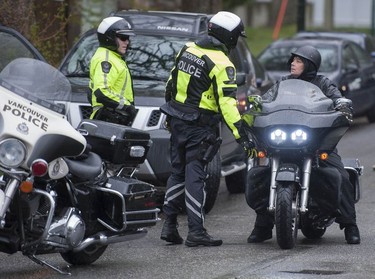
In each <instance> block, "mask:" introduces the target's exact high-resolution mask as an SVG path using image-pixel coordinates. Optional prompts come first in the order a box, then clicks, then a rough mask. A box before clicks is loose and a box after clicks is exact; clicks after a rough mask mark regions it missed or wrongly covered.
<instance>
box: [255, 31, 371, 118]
mask: <svg viewBox="0 0 375 279" xmlns="http://www.w3.org/2000/svg"><path fill="white" fill-rule="evenodd" d="M304 45H311V46H314V47H316V48H317V49H318V50H319V52H320V54H321V56H322V64H321V66H320V69H319V74H323V75H325V76H327V77H328V78H330V79H331V80H332V81H333V82H335V83H336V85H337V86H338V88H339V90H340V91H341V92H342V94H343V95H344V96H345V97H347V98H349V99H351V100H352V101H353V108H354V116H355V117H358V116H366V117H367V119H368V120H369V122H375V64H374V63H373V62H372V60H371V56H370V55H369V54H368V53H367V52H366V51H365V50H364V49H363V48H361V47H360V46H359V45H358V44H356V43H354V42H352V41H348V40H341V39H333V38H305V37H300V38H291V39H283V40H278V41H275V42H273V43H271V44H270V45H269V46H268V47H267V48H265V49H264V50H263V51H262V52H261V53H260V54H259V56H258V60H259V62H260V63H262V64H263V66H264V67H265V69H266V71H267V72H268V73H269V74H270V76H271V77H272V78H273V79H274V80H275V81H276V80H278V79H280V77H281V76H283V75H287V74H289V70H288V66H287V61H288V59H289V58H290V55H291V52H292V51H294V50H295V49H296V48H298V47H300V46H304Z"/></svg>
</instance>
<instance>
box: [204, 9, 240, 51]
mask: <svg viewBox="0 0 375 279" xmlns="http://www.w3.org/2000/svg"><path fill="white" fill-rule="evenodd" d="M208 35H210V36H213V37H215V38H216V39H218V40H219V41H220V42H222V43H223V44H224V45H225V46H226V47H227V48H228V50H230V49H233V48H235V47H236V45H237V41H238V37H239V36H241V37H245V38H246V35H245V28H244V25H243V23H242V20H241V19H240V18H239V17H238V16H237V15H235V14H233V13H230V12H223V11H222V12H218V13H217V14H215V15H214V16H213V17H212V18H211V19H210V20H209V22H208Z"/></svg>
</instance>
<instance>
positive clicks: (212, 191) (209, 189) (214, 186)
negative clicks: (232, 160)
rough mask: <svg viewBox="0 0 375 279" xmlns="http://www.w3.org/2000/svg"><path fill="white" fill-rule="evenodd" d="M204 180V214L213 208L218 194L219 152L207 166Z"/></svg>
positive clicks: (219, 174) (219, 175)
mask: <svg viewBox="0 0 375 279" xmlns="http://www.w3.org/2000/svg"><path fill="white" fill-rule="evenodd" d="M207 175H208V178H207V179H206V187H205V190H206V203H205V204H204V210H205V212H206V213H208V212H210V211H211V210H212V208H213V207H214V204H215V201H216V197H217V193H218V192H219V186H220V177H221V161H220V154H219V152H218V153H216V155H215V157H214V158H213V159H212V161H211V162H210V163H209V164H208V165H207Z"/></svg>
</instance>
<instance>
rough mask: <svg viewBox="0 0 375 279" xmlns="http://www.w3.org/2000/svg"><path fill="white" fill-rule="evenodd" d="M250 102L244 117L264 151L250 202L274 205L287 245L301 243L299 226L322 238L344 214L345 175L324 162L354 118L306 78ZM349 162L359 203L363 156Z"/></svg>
mask: <svg viewBox="0 0 375 279" xmlns="http://www.w3.org/2000/svg"><path fill="white" fill-rule="evenodd" d="M257 97H259V96H257ZM249 101H250V103H251V104H252V109H251V110H250V111H249V112H248V113H247V114H245V115H244V116H243V119H244V120H245V121H246V122H247V123H248V124H249V127H247V128H248V132H249V135H252V137H253V140H254V142H255V144H256V148H257V151H258V152H257V155H258V156H257V157H256V158H255V159H254V162H253V164H254V165H253V167H252V168H250V170H249V171H248V185H247V189H246V193H245V195H246V201H247V203H248V205H249V206H250V207H251V208H253V209H254V210H262V209H264V208H265V207H267V205H268V207H267V209H268V213H270V214H271V215H272V216H273V217H274V222H275V226H276V237H277V242H278V245H279V246H280V248H282V249H291V248H293V247H294V246H295V243H296V239H297V232H298V229H300V230H301V231H302V233H303V234H304V236H305V237H306V238H309V239H316V238H320V237H322V236H323V235H324V233H325V231H326V228H327V227H328V226H329V225H331V224H332V223H333V222H334V220H335V217H336V216H337V214H338V213H339V212H338V205H339V202H340V182H339V181H341V178H340V174H339V172H338V171H337V169H335V168H332V167H322V166H321V165H322V164H323V163H322V162H323V161H324V160H327V158H328V156H329V154H330V152H331V151H333V150H334V149H335V148H336V146H337V144H338V142H339V141H340V139H341V138H342V137H343V136H344V134H345V133H346V131H347V130H348V128H349V126H350V121H351V120H350V119H347V117H346V116H345V115H344V114H343V113H342V112H340V111H336V110H335V109H334V108H333V107H334V106H333V101H332V100H331V99H329V98H327V97H326V96H325V95H324V94H323V93H322V92H321V90H320V89H319V88H318V87H317V86H315V85H313V84H311V83H308V82H305V81H302V80H296V79H291V80H285V81H281V82H280V83H279V86H278V88H277V89H276V91H275V94H274V96H273V99H272V101H261V100H260V98H256V97H255V98H254V97H249ZM343 162H344V166H345V169H346V170H347V171H348V173H349V176H350V181H351V184H352V186H353V193H354V197H355V202H357V201H358V200H359V198H360V181H359V177H360V175H361V174H362V171H363V167H362V166H361V165H360V163H359V160H358V159H344V160H343ZM265 205H266V206H265Z"/></svg>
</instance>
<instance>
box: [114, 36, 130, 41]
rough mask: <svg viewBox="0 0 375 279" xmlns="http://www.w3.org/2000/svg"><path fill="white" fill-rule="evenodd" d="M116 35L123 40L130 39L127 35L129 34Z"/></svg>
mask: <svg viewBox="0 0 375 279" xmlns="http://www.w3.org/2000/svg"><path fill="white" fill-rule="evenodd" d="M116 37H117V38H119V39H120V40H121V41H123V42H125V41H128V40H129V36H127V35H116Z"/></svg>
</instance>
